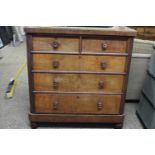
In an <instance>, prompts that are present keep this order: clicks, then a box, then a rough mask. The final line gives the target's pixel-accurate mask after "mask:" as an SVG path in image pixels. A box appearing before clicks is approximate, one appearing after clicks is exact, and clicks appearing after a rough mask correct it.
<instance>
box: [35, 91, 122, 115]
mask: <svg viewBox="0 0 155 155" xmlns="http://www.w3.org/2000/svg"><path fill="white" fill-rule="evenodd" d="M120 100H121V96H119V95H116V96H103V95H96V96H91V95H50V94H35V109H36V112H37V113H73V114H74V113H77V114H119V108H120ZM55 103H57V107H55V105H54V104H55ZM99 104H101V105H100V106H101V107H100V106H99Z"/></svg>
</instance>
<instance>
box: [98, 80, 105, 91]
mask: <svg viewBox="0 0 155 155" xmlns="http://www.w3.org/2000/svg"><path fill="white" fill-rule="evenodd" d="M98 86H99V89H103V88H104V81H99V83H98Z"/></svg>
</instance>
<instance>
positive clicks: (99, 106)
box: [97, 101, 103, 110]
mask: <svg viewBox="0 0 155 155" xmlns="http://www.w3.org/2000/svg"><path fill="white" fill-rule="evenodd" d="M102 108H103V103H102V102H101V101H99V102H98V103H97V109H98V110H101V109H102Z"/></svg>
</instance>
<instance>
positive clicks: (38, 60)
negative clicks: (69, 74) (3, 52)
mask: <svg viewBox="0 0 155 155" xmlns="http://www.w3.org/2000/svg"><path fill="white" fill-rule="evenodd" d="M125 62H126V57H121V56H120V57H119V56H116V57H114V56H76V55H55V54H33V69H34V70H55V71H59V70H62V71H63V70H64V71H94V72H122V73H123V72H124V71H125Z"/></svg>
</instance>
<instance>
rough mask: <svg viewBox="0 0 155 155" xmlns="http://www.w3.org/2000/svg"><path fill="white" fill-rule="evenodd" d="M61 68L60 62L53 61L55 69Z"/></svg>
mask: <svg viewBox="0 0 155 155" xmlns="http://www.w3.org/2000/svg"><path fill="white" fill-rule="evenodd" d="M58 67H59V61H58V60H54V61H53V68H55V69H56V68H58Z"/></svg>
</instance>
